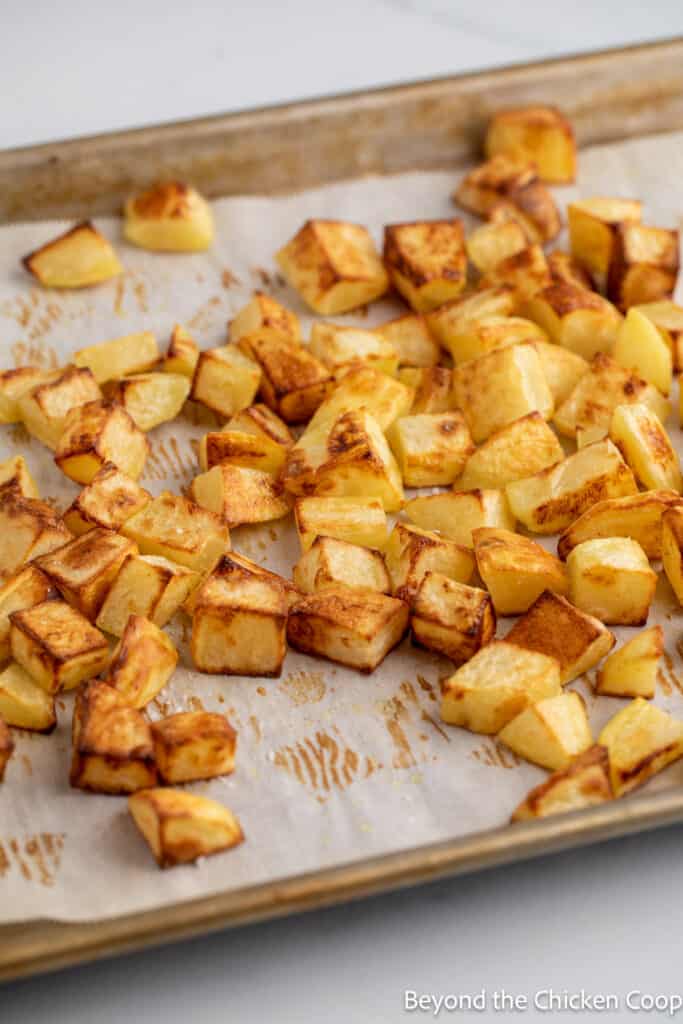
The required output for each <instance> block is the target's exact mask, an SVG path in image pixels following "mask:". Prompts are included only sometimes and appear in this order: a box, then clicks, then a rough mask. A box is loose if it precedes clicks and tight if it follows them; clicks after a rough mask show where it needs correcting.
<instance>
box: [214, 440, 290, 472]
mask: <svg viewBox="0 0 683 1024" xmlns="http://www.w3.org/2000/svg"><path fill="white" fill-rule="evenodd" d="M286 461H287V446H285V445H282V444H279V443H278V442H277V441H272V440H271V439H270V438H269V437H267V436H265V435H264V434H255V433H248V432H246V431H242V430H230V429H226V430H220V431H211V432H210V433H208V434H205V435H204V437H203V438H202V439H201V441H200V442H199V465H200V467H201V469H202V470H203V472H205V473H206V472H207V470H209V469H212V468H213V467H214V466H217V465H218V464H219V463H221V462H230V463H232V464H233V465H234V466H245V467H246V468H247V469H258V470H261V472H263V473H270V474H272V475H273V476H277V475H278V474H279V473H280V472H281V471H282V469H283V467H284V465H285V462H286Z"/></svg>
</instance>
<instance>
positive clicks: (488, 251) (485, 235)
mask: <svg viewBox="0 0 683 1024" xmlns="http://www.w3.org/2000/svg"><path fill="white" fill-rule="evenodd" d="M528 244H529V241H528V237H527V233H526V231H525V230H524V228H523V227H522V226H521V224H519V223H518V222H517V221H514V220H508V221H506V222H505V223H503V224H482V225H481V227H478V228H476V230H475V231H473V232H472V234H471V235H470V236H469V238H468V239H467V241H466V243H465V247H466V249H467V255H468V257H469V259H470V262H471V263H473V264H474V266H475V267H476V268H477V270H478V271H479V272H480V273H482V274H486V273H487V272H488V271H489V270H492V269H493V267H495V265H496V263H500V261H501V260H504V259H507V257H508V256H514V254H515V253H516V252H521V250H522V249H526V247H527V245H528Z"/></svg>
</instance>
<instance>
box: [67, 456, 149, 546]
mask: <svg viewBox="0 0 683 1024" xmlns="http://www.w3.org/2000/svg"><path fill="white" fill-rule="evenodd" d="M151 500H152V495H151V494H150V493H149V491H146V490H145V489H144V488H143V487H140V485H139V484H137V483H136V482H135V481H134V480H131V478H130V477H129V476H127V475H126V474H125V473H122V472H121V470H120V469H117V467H116V466H115V465H114V464H113V463H111V462H105V464H104V465H103V466H102V469H100V470H98V472H97V473H96V474H95V476H94V477H93V478H92V480H91V481H90V483H89V484H87V485H86V486H85V487H84V488H83V490H82V491H81V492H80V494H79V495H78V496H77V497H76V498H75V499H74V501H73V502H72V503H71V505H70V506H69V508H68V509H67V511H66V512H65V513H64V523H65V525H66V526H67V527H68V528H69V529H70V530H71V532H72V533H75V534H76V536H80V535H81V534H83V533H87V532H88V530H94V529H95V528H96V527H102V528H104V529H105V530H120V529H121V527H122V526H123V524H124V523H125V521H126V520H127V519H130V517H131V516H133V515H135V513H136V512H139V511H140V510H141V509H143V508H144V507H145V506H146V505H149V503H150V501H151Z"/></svg>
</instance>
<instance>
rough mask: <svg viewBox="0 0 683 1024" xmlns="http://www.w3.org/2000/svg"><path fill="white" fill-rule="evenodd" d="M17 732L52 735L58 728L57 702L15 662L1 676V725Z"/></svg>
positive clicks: (0, 673)
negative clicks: (4, 723)
mask: <svg viewBox="0 0 683 1024" xmlns="http://www.w3.org/2000/svg"><path fill="white" fill-rule="evenodd" d="M2 719H4V720H5V722H6V723H7V725H11V726H12V728H13V729H27V730H28V731H29V732H44V733H48V732H52V730H53V729H54V728H55V726H56V725H57V715H56V712H55V699H54V696H53V695H52V694H50V693H46V692H45V690H43V689H42V688H41V687H40V686H38V684H37V683H36V682H34V680H33V678H32V677H31V676H30V675H29V674H28V672H27V671H26V670H25V669H23V668H22V667H21V665H18V664H17V663H16V662H15V661H11V662H10V663H9V665H8V666H7V667H6V668H5V669H4V670H3V671H2V672H0V721H1V720H2Z"/></svg>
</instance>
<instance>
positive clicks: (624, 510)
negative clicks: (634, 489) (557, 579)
mask: <svg viewBox="0 0 683 1024" xmlns="http://www.w3.org/2000/svg"><path fill="white" fill-rule="evenodd" d="M679 504H681V496H680V494H677V493H676V492H675V491H646V492H645V493H644V494H633V495H628V496H627V497H625V498H608V499H607V500H606V501H598V502H596V504H595V505H593V506H591V508H589V509H588V511H587V512H584V513H583V515H582V516H580V517H579V518H578V519H577V520H576V521H575V522H574V523H572V525H571V526H569V527H568V528H567V529H566V530H565V531H564V533H563V534H562V536H561V537H560V539H559V541H558V543H557V553H558V555H559V556H560V558H562V559H565V558H566V557H567V555H568V554H569V552H570V551H572V550H573V549H574V548H575V547H576V545H577V544H581V543H583V541H584V540H594V539H595V538H596V537H631V538H632V539H633V540H636V541H638V543H639V544H640V546H641V547H642V549H643V551H644V552H645V554H646V555H647V557H648V558H661V557H662V516H663V515H664V513H665V512H666V511H667V509H669V508H672V507H674V506H675V505H679Z"/></svg>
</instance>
